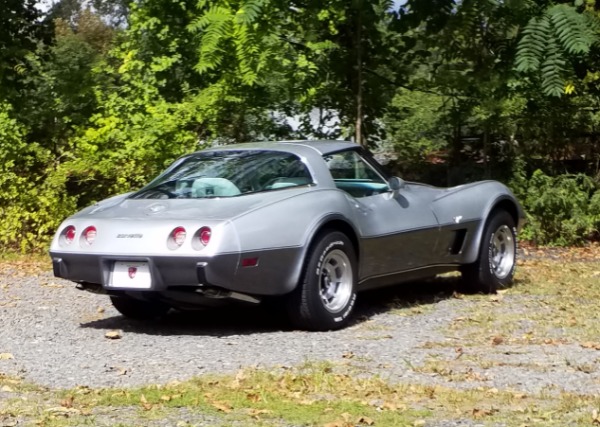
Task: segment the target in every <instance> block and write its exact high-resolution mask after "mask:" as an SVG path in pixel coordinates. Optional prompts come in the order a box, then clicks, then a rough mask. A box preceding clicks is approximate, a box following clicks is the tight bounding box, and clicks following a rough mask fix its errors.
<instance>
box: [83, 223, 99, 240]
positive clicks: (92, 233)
mask: <svg viewBox="0 0 600 427" xmlns="http://www.w3.org/2000/svg"><path fill="white" fill-rule="evenodd" d="M81 234H82V236H83V238H84V240H85V241H86V242H87V244H88V245H91V244H92V243H94V240H96V227H94V226H93V225H91V226H89V227H88V228H86V229H85V230H83V233H81Z"/></svg>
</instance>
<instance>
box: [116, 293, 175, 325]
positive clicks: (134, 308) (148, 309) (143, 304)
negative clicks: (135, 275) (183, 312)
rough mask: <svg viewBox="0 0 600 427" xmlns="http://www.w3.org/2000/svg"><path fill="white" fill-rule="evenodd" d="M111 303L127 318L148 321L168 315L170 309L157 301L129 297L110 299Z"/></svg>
mask: <svg viewBox="0 0 600 427" xmlns="http://www.w3.org/2000/svg"><path fill="white" fill-rule="evenodd" d="M110 302H111V303H112V305H113V306H114V307H115V308H116V309H117V311H118V312H119V313H121V314H122V315H123V316H125V317H129V318H130V319H138V320H148V319H154V318H156V317H160V316H163V315H165V314H167V311H169V309H170V307H169V306H168V305H166V304H163V303H160V302H156V301H142V300H138V299H135V298H131V297H127V296H118V297H114V296H111V297H110Z"/></svg>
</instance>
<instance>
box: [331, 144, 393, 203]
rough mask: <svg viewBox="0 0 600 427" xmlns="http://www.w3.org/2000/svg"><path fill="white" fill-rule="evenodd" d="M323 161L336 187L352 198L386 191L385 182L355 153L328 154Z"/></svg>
mask: <svg viewBox="0 0 600 427" xmlns="http://www.w3.org/2000/svg"><path fill="white" fill-rule="evenodd" d="M323 159H325V163H327V167H328V168H329V172H330V173H331V176H332V177H333V180H334V181H335V185H336V187H337V188H339V189H340V190H343V191H345V192H346V193H348V194H350V195H351V196H353V197H368V196H373V195H375V194H380V193H385V192H386V191H388V185H387V183H386V182H385V180H384V179H383V178H382V177H381V176H380V175H379V174H378V173H377V172H376V171H375V170H374V169H373V168H372V167H371V166H370V165H369V164H368V163H367V162H366V161H365V160H364V159H363V158H362V157H361V156H360V155H359V154H358V153H357V152H355V151H343V152H341V153H334V154H329V155H327V156H324V157H323Z"/></svg>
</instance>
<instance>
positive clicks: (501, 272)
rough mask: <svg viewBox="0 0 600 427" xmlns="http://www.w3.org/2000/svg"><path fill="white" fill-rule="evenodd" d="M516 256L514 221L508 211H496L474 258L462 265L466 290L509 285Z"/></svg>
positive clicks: (490, 291) (488, 289)
mask: <svg viewBox="0 0 600 427" xmlns="http://www.w3.org/2000/svg"><path fill="white" fill-rule="evenodd" d="M516 259H517V230H516V228H515V221H514V220H513V218H512V216H511V215H510V214H509V213H508V212H506V211H498V212H496V213H494V214H492V216H491V217H490V219H489V220H488V223H487V224H486V226H485V230H484V232H483V235H482V237H481V247H480V248H479V257H478V258H477V261H475V262H474V263H473V264H468V265H465V266H463V268H462V274H463V281H464V285H465V288H466V290H467V291H470V292H474V293H477V292H482V293H486V294H489V293H495V292H496V291H497V290H498V289H499V288H504V287H506V286H508V285H509V284H510V283H511V282H512V280H513V276H514V273H515V266H516Z"/></svg>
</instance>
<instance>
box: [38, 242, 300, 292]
mask: <svg viewBox="0 0 600 427" xmlns="http://www.w3.org/2000/svg"><path fill="white" fill-rule="evenodd" d="M50 256H51V258H52V266H53V270H54V275H55V276H56V277H60V278H63V279H67V280H71V281H73V282H76V283H87V284H97V285H101V286H102V288H103V289H104V290H105V291H106V292H111V291H139V290H140V289H131V288H128V287H115V286H110V283H111V274H112V271H113V266H114V264H115V262H116V261H126V262H145V263H147V264H148V268H149V270H150V274H151V286H150V288H148V289H143V291H144V292H148V291H150V292H166V291H172V290H192V289H195V288H201V287H218V288H223V289H225V290H229V291H234V292H240V293H244V294H249V295H282V294H286V293H288V292H291V291H292V290H293V289H294V288H295V286H296V284H297V283H298V281H299V277H300V273H301V267H302V251H301V248H283V249H276V250H265V251H255V252H247V253H241V254H240V253H236V254H223V255H216V256H212V257H176V256H115V255H108V254H89V253H86V254H78V253H61V252H57V251H51V252H50ZM248 258H256V259H257V264H256V265H253V266H243V265H242V260H244V259H248Z"/></svg>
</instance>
